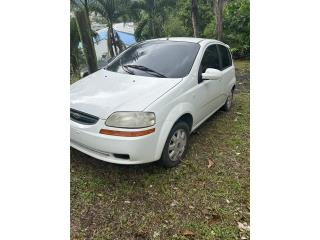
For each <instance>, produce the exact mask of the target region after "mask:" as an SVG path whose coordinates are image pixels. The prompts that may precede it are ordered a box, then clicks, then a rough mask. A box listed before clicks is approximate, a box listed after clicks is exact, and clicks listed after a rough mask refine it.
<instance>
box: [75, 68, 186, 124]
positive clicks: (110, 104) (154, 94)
mask: <svg viewBox="0 0 320 240" xmlns="http://www.w3.org/2000/svg"><path fill="white" fill-rule="evenodd" d="M181 80H182V78H156V77H145V76H137V75H129V74H123V73H116V72H111V71H107V70H104V69H101V70H99V71H97V72H95V73H93V74H91V75H89V76H87V77H85V78H83V79H81V80H79V81H77V82H76V83H74V84H72V85H71V91H70V107H71V108H73V109H76V110H79V111H82V112H85V113H88V114H92V115H95V116H97V117H99V118H101V119H106V118H107V117H108V116H109V115H110V114H112V113H113V112H115V111H143V110H144V109H145V108H146V107H148V106H149V105H150V104H151V103H152V102H154V101H155V100H156V99H157V98H159V97H161V96H162V95H163V94H164V93H166V92H167V91H169V90H170V89H171V88H173V87H174V86H176V85H177V84H178V83H179V82H180V81H181Z"/></svg>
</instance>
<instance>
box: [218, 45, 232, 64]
mask: <svg viewBox="0 0 320 240" xmlns="http://www.w3.org/2000/svg"><path fill="white" fill-rule="evenodd" d="M218 47H219V52H220V56H221V63H222V69H225V68H227V67H229V66H231V56H230V52H229V50H228V49H227V48H226V47H225V46H222V45H218Z"/></svg>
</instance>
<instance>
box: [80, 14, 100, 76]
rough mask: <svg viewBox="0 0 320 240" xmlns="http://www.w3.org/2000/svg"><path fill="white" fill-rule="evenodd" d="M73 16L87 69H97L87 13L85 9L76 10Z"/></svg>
mask: <svg viewBox="0 0 320 240" xmlns="http://www.w3.org/2000/svg"><path fill="white" fill-rule="evenodd" d="M75 17H76V22H77V27H78V31H79V35H80V39H81V42H82V48H83V51H84V55H85V58H86V62H87V65H88V70H89V73H93V72H95V71H97V70H98V65H97V56H96V51H95V48H94V44H93V40H92V36H91V27H90V25H89V21H88V17H87V13H86V11H85V10H78V11H76V12H75Z"/></svg>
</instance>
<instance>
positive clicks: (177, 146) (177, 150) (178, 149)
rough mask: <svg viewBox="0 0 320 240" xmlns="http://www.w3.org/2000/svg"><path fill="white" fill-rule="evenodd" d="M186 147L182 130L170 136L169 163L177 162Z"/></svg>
mask: <svg viewBox="0 0 320 240" xmlns="http://www.w3.org/2000/svg"><path fill="white" fill-rule="evenodd" d="M186 145H187V133H186V131H185V130H183V129H178V130H177V131H175V133H174V134H173V135H172V137H171V139H170V142H169V147H168V153H169V157H170V159H171V161H177V160H179V159H180V158H181V156H182V154H183V153H184V151H185V148H186Z"/></svg>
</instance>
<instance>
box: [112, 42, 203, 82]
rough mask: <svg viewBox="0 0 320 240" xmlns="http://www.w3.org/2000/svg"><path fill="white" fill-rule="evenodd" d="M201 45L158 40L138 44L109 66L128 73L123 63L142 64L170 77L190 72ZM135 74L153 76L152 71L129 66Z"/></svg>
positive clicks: (177, 76) (113, 69) (116, 70)
mask: <svg viewBox="0 0 320 240" xmlns="http://www.w3.org/2000/svg"><path fill="white" fill-rule="evenodd" d="M199 48H200V45H199V44H197V43H190V42H176V41H170V40H157V41H150V42H143V43H139V44H136V45H134V46H132V47H130V48H129V49H128V50H126V51H125V52H124V53H123V54H122V55H121V56H119V57H117V58H116V59H115V60H114V61H113V62H112V63H111V64H110V65H109V66H108V67H107V69H108V70H109V71H113V72H121V73H127V72H126V71H125V70H124V69H123V68H122V66H121V64H122V65H141V66H144V67H147V68H149V69H152V70H154V71H156V72H158V73H161V74H163V75H165V76H166V77H169V78H180V77H185V76H186V75H188V74H189V72H190V70H191V68H192V65H193V62H194V60H195V58H196V56H197V53H198V51H199ZM129 70H130V71H131V72H133V73H134V74H135V75H141V76H152V75H150V73H148V72H146V71H142V70H138V69H134V68H129Z"/></svg>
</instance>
